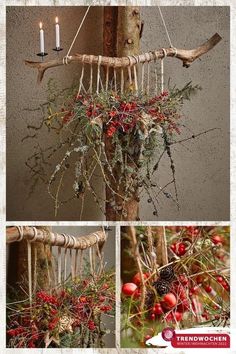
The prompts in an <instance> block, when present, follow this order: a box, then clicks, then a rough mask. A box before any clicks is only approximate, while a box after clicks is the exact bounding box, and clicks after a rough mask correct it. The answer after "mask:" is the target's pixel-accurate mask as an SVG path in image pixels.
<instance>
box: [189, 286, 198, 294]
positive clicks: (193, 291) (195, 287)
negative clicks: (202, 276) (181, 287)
mask: <svg viewBox="0 0 236 354" xmlns="http://www.w3.org/2000/svg"><path fill="white" fill-rule="evenodd" d="M198 292H199V287H198V286H194V287H193V288H191V289H190V292H189V295H190V296H191V295H197V294H198Z"/></svg>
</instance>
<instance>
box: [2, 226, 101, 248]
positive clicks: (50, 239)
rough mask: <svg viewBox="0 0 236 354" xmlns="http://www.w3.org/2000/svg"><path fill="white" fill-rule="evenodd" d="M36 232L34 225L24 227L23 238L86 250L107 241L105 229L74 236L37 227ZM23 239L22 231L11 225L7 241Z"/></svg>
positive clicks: (7, 232)
mask: <svg viewBox="0 0 236 354" xmlns="http://www.w3.org/2000/svg"><path fill="white" fill-rule="evenodd" d="M36 230H37V231H36V233H35V231H34V228H33V227H30V226H24V227H23V240H27V241H33V242H41V243H45V244H49V245H51V246H58V247H65V248H73V249H80V250H85V249H87V248H90V247H92V246H94V245H96V244H98V246H102V245H103V244H104V242H105V241H106V234H105V232H103V231H96V232H94V233H91V234H89V235H86V236H80V237H73V236H70V235H66V237H65V236H63V234H58V233H56V232H54V233H53V232H46V231H45V230H41V229H37V228H36ZM20 239H21V236H20V233H19V231H18V229H17V228H16V227H9V228H7V231H6V242H7V243H12V242H16V241H19V240H20Z"/></svg>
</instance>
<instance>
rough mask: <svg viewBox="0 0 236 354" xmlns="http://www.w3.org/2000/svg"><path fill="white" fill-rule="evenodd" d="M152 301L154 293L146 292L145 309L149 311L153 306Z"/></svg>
mask: <svg viewBox="0 0 236 354" xmlns="http://www.w3.org/2000/svg"><path fill="white" fill-rule="evenodd" d="M154 300H155V292H154V291H147V293H146V297H145V305H146V308H148V309H150V308H152V307H153V306H154Z"/></svg>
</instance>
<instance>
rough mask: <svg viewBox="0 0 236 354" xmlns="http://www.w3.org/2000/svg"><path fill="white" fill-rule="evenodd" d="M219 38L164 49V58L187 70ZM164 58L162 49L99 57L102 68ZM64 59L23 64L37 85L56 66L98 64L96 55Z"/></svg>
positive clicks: (217, 35) (219, 37) (212, 46)
mask: <svg viewBox="0 0 236 354" xmlns="http://www.w3.org/2000/svg"><path fill="white" fill-rule="evenodd" d="M221 39H222V38H221V36H220V35H219V34H218V33H215V34H214V35H213V36H212V37H211V38H210V39H209V40H207V41H206V42H205V43H203V44H202V45H200V46H199V47H197V48H194V49H175V48H166V49H165V51H166V56H167V57H172V58H174V57H175V58H178V59H180V60H181V61H182V62H183V66H184V67H185V68H188V67H189V66H190V65H191V64H192V63H193V62H194V61H195V60H196V59H198V58H199V57H200V56H202V55H203V54H205V53H207V52H209V50H211V49H212V48H214V47H215V45H216V44H217V43H219V42H220V41H221ZM163 57H164V51H163V49H159V50H154V51H150V52H148V53H143V54H140V55H137V56H136V57H121V58H118V57H105V56H101V65H102V66H110V67H116V68H121V67H128V66H129V65H134V64H136V63H137V62H139V63H145V62H150V61H154V60H156V59H161V58H163ZM64 59H65V58H58V59H54V60H50V61H48V62H34V61H29V60H25V64H26V65H27V66H30V67H31V68H35V69H38V83H40V82H41V81H42V79H43V75H44V72H45V71H46V70H47V69H49V68H53V67H56V66H61V65H64V64H65V63H66V62H67V63H68V64H69V63H73V62H77V63H82V62H84V63H86V64H91V63H92V64H98V61H99V56H96V55H88V54H75V55H72V56H69V57H67V60H64Z"/></svg>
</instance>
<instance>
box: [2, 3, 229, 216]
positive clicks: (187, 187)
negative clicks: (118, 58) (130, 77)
mask: <svg viewBox="0 0 236 354" xmlns="http://www.w3.org/2000/svg"><path fill="white" fill-rule="evenodd" d="M84 11H85V8H80V7H74V8H72V7H67V8H65V7H58V8H53V7H50V8H49V7H47V8H46V7H27V8H24V7H8V9H7V219H8V220H56V219H58V220H76V219H78V205H77V204H76V202H72V203H70V204H67V205H65V206H63V207H61V209H60V210H59V214H58V216H57V218H56V219H55V217H54V210H53V202H52V200H51V199H50V197H49V196H48V194H47V191H46V188H45V186H40V187H39V188H38V189H37V193H34V194H33V195H31V196H30V197H28V192H29V182H30V181H29V171H28V169H27V168H26V167H25V160H26V159H27V157H28V156H29V154H31V153H32V151H33V146H34V145H35V141H34V140H30V139H28V140H26V141H25V142H23V143H22V142H21V139H22V138H23V137H24V136H26V135H27V134H28V131H27V125H28V124H31V123H36V122H37V121H38V120H39V119H40V114H39V112H37V111H35V112H29V111H28V110H27V109H29V108H36V107H38V105H39V103H40V102H43V101H44V100H45V98H46V92H45V88H46V84H47V80H48V79H49V78H50V77H55V78H56V79H57V80H58V82H59V84H60V85H61V87H68V86H69V85H70V84H71V82H72V81H73V78H74V77H75V76H76V75H77V76H78V74H79V70H78V67H77V66H76V65H74V66H73V65H70V66H68V67H64V68H60V69H55V70H52V71H51V72H48V73H46V76H45V79H44V81H43V83H42V84H41V85H40V86H37V85H36V73H35V71H34V70H32V69H29V68H27V67H25V66H24V64H23V60H24V59H26V58H27V59H32V60H36V59H37V57H36V56H35V53H37V52H38V22H39V21H40V20H42V21H43V22H44V23H45V32H46V33H45V35H47V37H46V47H47V50H48V52H49V53H50V56H48V57H47V59H50V58H53V57H54V56H55V54H54V53H53V52H52V51H51V48H53V46H54V28H53V21H54V17H55V16H56V15H57V16H59V19H60V23H61V37H62V41H63V47H64V48H65V50H64V52H63V54H64V55H65V54H66V49H67V48H68V47H69V44H70V42H71V40H72V38H73V35H74V33H75V31H76V29H77V24H78V23H79V22H80V20H81V18H82V15H83V13H84ZM162 11H163V14H164V17H165V19H166V22H167V26H168V29H169V31H170V35H171V38H172V42H173V44H174V45H175V46H176V47H177V48H178V47H179V48H181V47H186V48H192V47H195V46H197V45H199V44H201V43H202V42H204V41H205V40H206V39H207V38H209V37H210V36H211V35H212V34H214V33H215V32H219V34H220V35H221V36H222V37H223V41H222V42H221V43H220V44H219V45H217V46H216V48H214V49H213V50H212V51H211V52H209V53H208V54H207V55H205V56H204V57H202V59H201V61H200V60H198V61H197V62H196V63H194V64H193V65H192V67H191V68H190V69H184V68H182V65H181V63H180V62H179V61H178V60H172V59H167V60H166V62H165V73H166V80H167V79H168V77H170V78H171V80H172V82H173V84H175V83H176V84H177V85H178V86H181V85H184V84H185V83H186V82H188V81H190V80H192V81H193V83H198V84H200V85H201V86H202V88H203V90H202V91H201V92H199V93H198V94H197V96H195V97H194V98H193V99H192V100H191V102H189V103H186V104H185V106H184V114H185V116H186V118H185V124H186V125H187V126H188V127H189V128H190V130H191V132H194V133H198V132H201V131H204V130H206V129H209V128H213V127H217V128H220V130H215V131H213V132H211V133H208V135H206V136H202V137H200V138H198V139H195V140H194V141H190V142H188V143H185V144H183V145H178V146H176V147H175V148H174V150H173V154H174V158H175V163H176V170H177V172H176V175H177V184H178V190H179V201H180V210H179V211H178V210H177V208H176V206H175V205H173V203H172V202H170V201H168V200H165V199H162V200H160V214H159V220H228V219H229V8H228V7H163V8H162ZM141 12H142V19H143V20H144V22H145V25H144V26H145V27H144V33H143V38H142V51H145V50H152V49H157V48H159V47H163V46H168V42H167V39H166V35H165V32H164V29H163V25H162V23H161V21H160V17H159V14H158V9H157V7H145V8H142V11H141ZM74 51H78V52H80V53H83V52H86V53H91V54H100V53H101V52H102V8H92V10H91V12H90V14H89V16H88V18H87V20H86V23H85V25H84V27H83V29H82V31H81V33H80V36H79V39H78V40H77V42H76V45H75V49H74ZM191 132H190V134H192V133H191ZM187 135H188V134H187ZM40 139H41V144H42V145H49V144H51V142H53V139H55V137H53V136H49V135H48V134H41V135H40ZM168 164H169V162H168V160H167V159H165V160H164V161H163V163H162V168H161V173H159V175H158V176H157V178H158V182H159V184H160V185H163V184H164V183H165V182H166V180H167V178H169V172H167V171H169V170H168V169H167V167H168ZM96 183H97V188H98V190H99V192H100V193H103V189H102V187H101V185H100V183H99V182H96ZM69 188H70V185H69V181H68V185H66V184H65V189H67V190H68V189H69ZM146 199H147V198H146V197H145V198H143V199H142V201H141V219H142V220H153V219H154V217H153V215H152V209H151V208H150V207H149V204H147V202H146ZM101 218H102V215H101V214H100V213H99V211H98V210H97V208H96V205H95V203H94V202H93V200H92V198H90V197H88V198H87V199H86V208H85V212H84V219H85V220H100V219H101Z"/></svg>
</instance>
